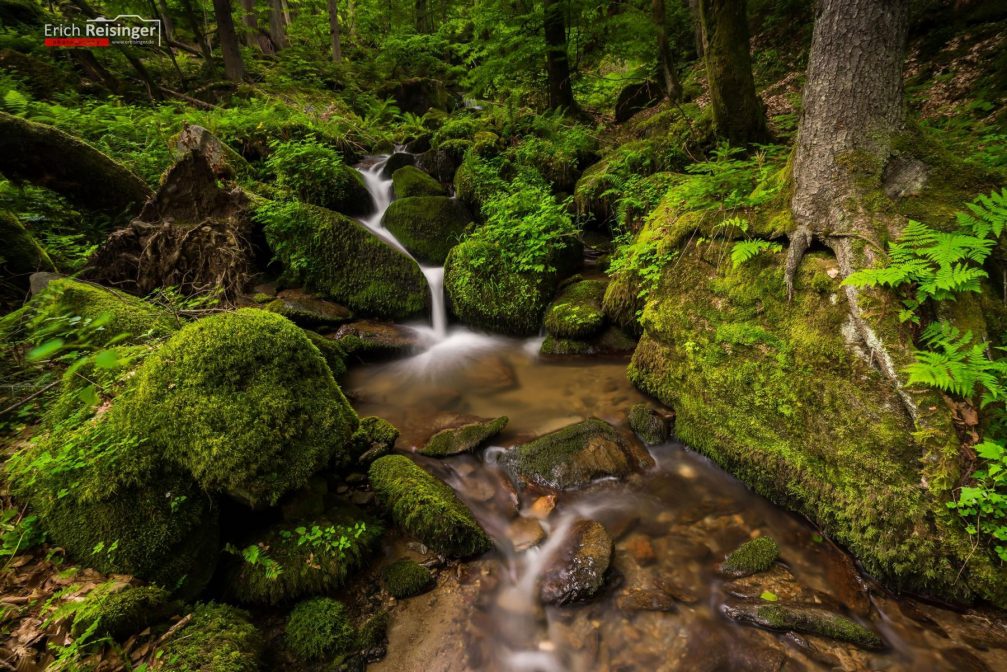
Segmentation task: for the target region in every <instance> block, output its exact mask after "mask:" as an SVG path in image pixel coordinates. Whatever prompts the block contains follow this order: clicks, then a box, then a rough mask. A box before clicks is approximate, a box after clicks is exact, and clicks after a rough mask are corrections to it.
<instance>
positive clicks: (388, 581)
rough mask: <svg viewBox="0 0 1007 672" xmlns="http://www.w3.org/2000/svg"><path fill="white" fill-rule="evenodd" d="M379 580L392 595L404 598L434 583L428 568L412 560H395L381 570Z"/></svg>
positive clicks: (424, 589) (418, 592) (416, 593)
mask: <svg viewBox="0 0 1007 672" xmlns="http://www.w3.org/2000/svg"><path fill="white" fill-rule="evenodd" d="M381 582H382V583H384V585H385V590H387V591H388V592H389V593H390V594H391V596H392V597H394V598H396V599H399V600H404V599H406V598H407V597H413V596H414V595H419V594H420V593H422V592H425V591H427V590H429V589H430V588H431V587H433V585H434V583H435V582H434V575H433V574H431V573H430V570H429V569H427V568H426V567H424V566H423V565H421V564H419V563H418V562H416V561H414V560H396V561H395V562H393V563H392V564H390V565H388V566H387V567H385V568H384V569H383V570H381Z"/></svg>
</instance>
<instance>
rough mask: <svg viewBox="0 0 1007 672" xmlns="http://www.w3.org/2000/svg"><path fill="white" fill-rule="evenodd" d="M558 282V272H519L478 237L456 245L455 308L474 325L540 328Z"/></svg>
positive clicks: (451, 286)
mask: <svg viewBox="0 0 1007 672" xmlns="http://www.w3.org/2000/svg"><path fill="white" fill-rule="evenodd" d="M487 260H488V261H487ZM555 287H556V274H555V273H553V272H549V271H542V272H523V273H516V272H514V271H512V270H510V269H509V268H507V266H506V265H505V264H504V262H503V260H502V259H501V258H500V257H499V255H496V254H495V253H494V250H493V249H492V247H491V246H490V245H489V244H487V243H484V242H481V241H477V240H467V241H465V242H463V243H461V244H460V245H457V246H455V247H454V248H452V250H451V253H450V254H449V255H448V259H447V263H446V264H445V273H444V288H445V290H446V291H447V295H448V298H449V300H450V306H451V311H452V312H453V313H454V314H455V315H456V316H457V317H458V318H459V319H460V320H461V321H462V322H464V323H466V324H468V325H471V326H473V327H476V328H479V329H486V330H488V331H493V332H498V333H502V334H508V335H512V336H528V335H531V334H535V333H538V331H539V328H540V326H541V324H542V315H543V313H544V312H545V308H546V305H547V303H548V301H549V297H550V296H551V295H552V292H553V289H554V288H555Z"/></svg>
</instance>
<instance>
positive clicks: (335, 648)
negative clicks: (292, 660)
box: [286, 597, 357, 662]
mask: <svg viewBox="0 0 1007 672" xmlns="http://www.w3.org/2000/svg"><path fill="white" fill-rule="evenodd" d="M286 641H287V646H288V647H290V650H291V651H292V652H293V653H294V655H295V656H297V657H298V658H299V659H301V660H303V661H308V662H310V661H316V660H322V659H325V658H331V657H332V656H335V655H338V654H341V653H347V652H349V651H352V650H353V649H354V648H356V645H357V631H356V629H355V628H354V627H353V622H352V621H351V620H350V615H349V612H348V611H347V609H346V605H344V604H343V603H342V602H339V601H338V600H333V599H331V598H328V597H316V598H314V599H312V600H305V601H304V602H301V603H299V604H298V605H297V606H296V607H294V608H293V610H292V611H291V612H290V616H289V617H288V618H287V628H286Z"/></svg>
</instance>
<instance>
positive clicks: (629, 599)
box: [615, 588, 675, 611]
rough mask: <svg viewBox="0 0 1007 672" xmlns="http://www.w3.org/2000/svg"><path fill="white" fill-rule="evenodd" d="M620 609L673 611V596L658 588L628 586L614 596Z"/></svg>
mask: <svg viewBox="0 0 1007 672" xmlns="http://www.w3.org/2000/svg"><path fill="white" fill-rule="evenodd" d="M615 604H616V606H617V607H619V609H621V610H622V611H674V610H675V598H674V596H672V595H671V594H670V593H668V592H666V591H664V590H661V589H660V588H629V589H627V590H624V591H623V592H622V593H621V594H620V595H619V597H617V598H616V600H615Z"/></svg>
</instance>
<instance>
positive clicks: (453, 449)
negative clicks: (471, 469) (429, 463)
mask: <svg viewBox="0 0 1007 672" xmlns="http://www.w3.org/2000/svg"><path fill="white" fill-rule="evenodd" d="M506 426H507V417H506V416H503V417H499V418H496V419H495V420H487V421H486V422H473V423H467V424H464V425H461V426H459V427H455V428H449V429H442V430H441V431H439V432H437V433H436V434H434V435H433V436H431V437H430V440H429V441H427V443H426V445H425V446H423V448H421V449H420V450H419V452H420V454H421V455H428V456H430V457H445V456H448V455H458V454H459V453H466V452H469V451H471V450H474V449H475V448H478V447H479V446H481V445H482V444H483V443H485V442H486V441H488V440H489V439H491V438H493V437H494V436H496V435H497V434H499V433H500V432H501V431H503V428H504V427H506Z"/></svg>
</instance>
